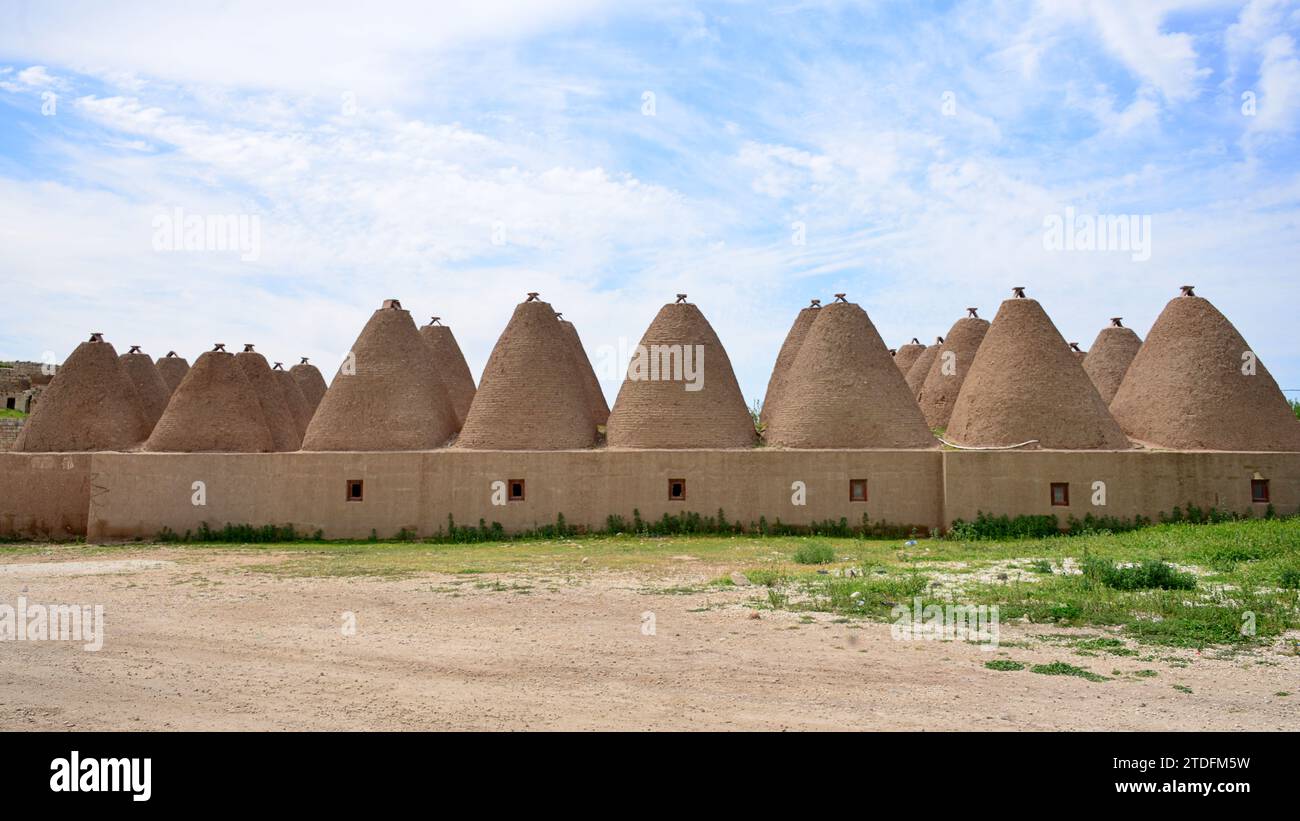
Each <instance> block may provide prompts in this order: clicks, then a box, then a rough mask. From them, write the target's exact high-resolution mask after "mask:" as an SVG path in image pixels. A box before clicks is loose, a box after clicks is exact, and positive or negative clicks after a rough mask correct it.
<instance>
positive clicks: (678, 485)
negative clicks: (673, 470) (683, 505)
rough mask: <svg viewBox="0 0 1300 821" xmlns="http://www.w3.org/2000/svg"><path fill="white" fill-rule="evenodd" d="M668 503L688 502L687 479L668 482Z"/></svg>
mask: <svg viewBox="0 0 1300 821" xmlns="http://www.w3.org/2000/svg"><path fill="white" fill-rule="evenodd" d="M668 501H670V502H684V501H686V480H685V479H669V480H668Z"/></svg>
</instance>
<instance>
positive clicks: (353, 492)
mask: <svg viewBox="0 0 1300 821" xmlns="http://www.w3.org/2000/svg"><path fill="white" fill-rule="evenodd" d="M347 485H348V495H347V500H348V501H349V502H360V501H361V500H362V499H363V498H364V495H365V487H366V483H365V481H364V480H362V479H349V480H348V482H347Z"/></svg>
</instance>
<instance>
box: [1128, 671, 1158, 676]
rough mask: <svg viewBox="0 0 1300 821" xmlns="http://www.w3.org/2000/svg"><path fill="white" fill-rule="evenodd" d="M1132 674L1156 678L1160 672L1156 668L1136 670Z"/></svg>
mask: <svg viewBox="0 0 1300 821" xmlns="http://www.w3.org/2000/svg"><path fill="white" fill-rule="evenodd" d="M1132 675H1134V676H1136V677H1138V678H1155V677H1156V676H1158V675H1160V674H1159V673H1158V672H1156V671H1155V670H1134V671H1133V673H1132Z"/></svg>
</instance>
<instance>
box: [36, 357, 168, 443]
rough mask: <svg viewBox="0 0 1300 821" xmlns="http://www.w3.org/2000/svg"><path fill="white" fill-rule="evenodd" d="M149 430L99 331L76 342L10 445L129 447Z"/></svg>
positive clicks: (135, 395) (128, 379) (131, 387)
mask: <svg viewBox="0 0 1300 821" xmlns="http://www.w3.org/2000/svg"><path fill="white" fill-rule="evenodd" d="M148 435H149V427H148V423H147V422H146V421H145V415H144V410H143V409H142V408H141V406H140V397H139V395H138V393H137V392H136V389H135V385H134V384H133V383H132V382H131V377H130V376H128V375H127V373H126V370H125V369H124V368H123V367H122V363H121V361H120V360H119V359H118V357H117V351H115V350H114V349H113V346H112V345H110V344H109V343H107V342H105V341H104V336H103V334H99V333H94V334H91V335H90V341H89V342H82V343H81V344H80V345H78V346H77V348H76V350H74V351H73V352H72V355H71V356H69V357H68V360H67V361H66V362H64V363H63V365H62V366H61V367H60V368H59V369H58V372H57V373H56V374H55V376H54V379H52V380H51V381H50V383H49V386H48V387H46V388H45V392H44V393H43V394H41V400H40V402H38V403H37V404H36V409H35V410H34V411H33V412H32V415H31V417H29V418H28V420H27V422H26V424H24V425H23V429H22V433H20V434H18V441H17V442H15V443H14V450H16V451H25V452H29V453H45V452H68V451H86V450H128V449H130V448H133V447H135V446H136V445H139V444H140V443H141V442H143V441H144V439H145V437H146V436H148Z"/></svg>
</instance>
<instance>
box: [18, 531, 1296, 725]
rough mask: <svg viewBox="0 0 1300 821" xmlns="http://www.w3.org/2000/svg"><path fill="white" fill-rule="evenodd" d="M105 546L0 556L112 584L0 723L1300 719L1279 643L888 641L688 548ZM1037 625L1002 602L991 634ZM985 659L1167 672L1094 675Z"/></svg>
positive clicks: (26, 670)
mask: <svg viewBox="0 0 1300 821" xmlns="http://www.w3.org/2000/svg"><path fill="white" fill-rule="evenodd" d="M119 555H120V557H121V558H125V559H141V558H143V559H147V560H148V561H147V562H144V563H141V562H134V563H132V564H128V565H114V564H112V563H111V562H110V563H105V562H103V561H94V562H82V563H81V565H82V566H81V567H70V568H68V569H67V572H62V573H60V572H52V571H51V569H50V568H48V567H45V568H36V567H30V566H29V567H23V566H22V565H24V564H26V565H30V564H31V563H32V560H31V559H19V558H5V559H0V566H5V567H6V570H5V571H4V572H3V573H0V603H5V604H10V605H14V604H16V601H17V597H18V596H20V595H22V596H26V597H27V599H28V601H29V602H33V603H47V602H50V603H85V604H103V605H104V607H105V621H106V634H107V635H106V640H105V644H104V647H103V649H102V650H101V651H99V652H98V653H90V652H86V651H84V650H83V649H81V645H80V644H78V643H70V642H12V641H11V642H2V643H0V729H6V730H13V729H41V730H48V729H53V730H63V729H77V730H111V729H127V730H134V729H175V730H181V729H186V730H212V729H219V730H254V729H294V730H315V729H345V730H353V729H356V730H360V729H380V730H394V729H490V730H498V729H680V730H711V729H763V730H783V729H827V730H851V729H899V730H912V729H928V730H942V729H995V730H1012V729H1014V730H1048V729H1138V730H1142V729H1180V730H1203V729H1216V730H1233V729H1251V730H1277V729H1286V730H1297V729H1300V692H1298V691H1300V658H1297V657H1295V656H1292V655H1286V654H1283V653H1281V652H1276V651H1271V650H1263V651H1259V652H1254V653H1249V654H1238V655H1236V656H1234V657H1232V658H1215V657H1214V655H1215V654H1213V653H1206V654H1205V655H1204V656H1199V655H1198V654H1196V653H1194V652H1185V653H1182V654H1181V655H1182V656H1183V657H1184V658H1189V659H1190V663H1189V664H1188V666H1186V667H1178V666H1176V663H1171V662H1170V659H1173V658H1174V657H1175V656H1176V655H1179V654H1175V653H1170V652H1167V651H1161V652H1160V653H1159V655H1160V657H1161V660H1159V661H1148V662H1139V661H1135V660H1133V659H1132V658H1115V657H1104V656H1100V657H1095V658H1083V657H1080V656H1077V655H1075V654H1074V653H1072V652H1070V651H1069V650H1068V649H1063V648H1059V647H1053V646H1051V644H1050V643H1046V642H1041V641H1035V642H1034V643H1033V646H1032V647H1029V648H1024V647H1005V646H1004V647H1003V648H1002V653H1004V654H1005V655H998V654H996V653H989V652H985V651H983V650H981V649H980V648H979V647H978V646H976V645H972V644H964V643H951V642H899V641H894V640H892V639H891V638H890V631H889V627H888V626H887V625H883V624H873V623H865V624H858V625H856V626H854V625H849V624H841V623H835V621H834V620H833V618H832V617H829V616H826V617H818V618H817V619H816V620H814V621H812V622H811V623H806V622H804V621H801V618H800V616H799V615H797V614H790V613H773V612H762V613H758V612H757V611H755V610H753V609H751V608H749V607H747V606H745V605H744V603H743V602H744V600H745V599H746V598H748V597H750V596H753V595H755V591H754V590H753V589H737V590H735V591H728V592H722V593H719V592H716V591H715V592H707V593H703V592H701V593H686V594H672V593H668V592H664V591H665V590H666V589H667V588H669V587H670V586H672V585H673V584H674V583H678V584H685V583H694V584H698V583H699V582H701V581H703V580H705V579H707V578H712V577H713V576H711V575H710V573H712V572H713V569H711V568H700V567H695V566H691V567H689V568H688V569H684V570H683V571H682V573H681V574H680V575H681V578H678V579H667V580H665V579H662V578H655V579H645V578H637V577H633V576H629V575H616V574H609V573H599V572H594V571H593V572H591V573H588V574H584V575H581V576H577V577H574V578H569V579H557V578H547V577H544V576H532V577H524V576H513V577H504V576H483V575H474V576H444V575H434V574H428V575H423V576H420V577H417V578H405V579H400V580H391V579H375V578H365V577H360V578H358V577H345V578H297V577H282V576H276V575H270V574H266V573H260V572H254V571H250V570H249V569H248V567H249V565H250V564H253V563H255V562H258V561H266V562H274V561H277V560H278V559H277V557H275V556H274V555H270V556H264V557H261V556H259V557H253V556H249V555H246V554H245V555H238V554H230V553H225V552H219V551H214V552H197V551H171V552H169V551H160V550H149V551H142V552H141V553H140V555H139V556H131V555H129V554H126V555H122V554H119ZM115 558H117V557H115ZM73 559H75V553H72V552H67V553H63V554H56V555H54V556H52V557H51V558H50V559H48V561H57V562H64V561H69V562H70V561H72V560H73ZM87 565H88V566H87ZM714 575H716V574H714ZM496 583H499V584H496ZM519 588H526V590H527V592H524V590H522V589H519ZM345 612H351V613H354V614H355V615H356V620H357V621H356V625H357V629H356V632H355V635H345V634H344V631H343V629H342V627H343V624H344V613H345ZM646 613H653V614H654V623H655V634H654V635H644V634H643V630H642V624H643V614H646ZM755 615H758V616H759V617H757V618H755ZM1043 632H1045V629H1044V628H1042V627H1038V626H1034V625H1024V626H1022V625H1004V626H1003V630H1002V641H1003V642H1007V641H1015V640H1017V639H1020V638H1025V637H1029V636H1034V635H1040V634H1042V633H1043ZM991 658H1014V659H1016V660H1018V661H1023V662H1030V663H1042V662H1050V661H1057V660H1060V661H1067V662H1070V663H1072V664H1077V665H1080V666H1084V667H1088V668H1090V669H1092V670H1095V671H1097V672H1100V673H1103V674H1106V675H1110V674H1111V671H1112V670H1114V669H1119V670H1136V669H1142V668H1147V669H1155V670H1157V671H1158V675H1157V676H1156V677H1153V678H1145V679H1132V678H1130V677H1120V678H1116V679H1113V680H1110V681H1106V682H1088V681H1084V680H1082V679H1079V678H1072V677H1063V676H1045V675H1039V674H1034V673H1031V672H1029V671H1028V670H1025V671H1020V672H1009V673H1008V672H995V671H992V670H987V669H985V668H984V666H983V664H984V662H985V661H987V660H989V659H991ZM1175 684H1178V685H1183V686H1186V687H1189V688H1191V690H1192V692H1191V693H1190V694H1188V693H1185V692H1181V691H1179V690H1176V689H1175V688H1174V686H1173V685H1175ZM1278 691H1290V692H1293V693H1295V695H1292V696H1290V697H1279V696H1277V695H1276V693H1277V692H1278Z"/></svg>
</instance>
